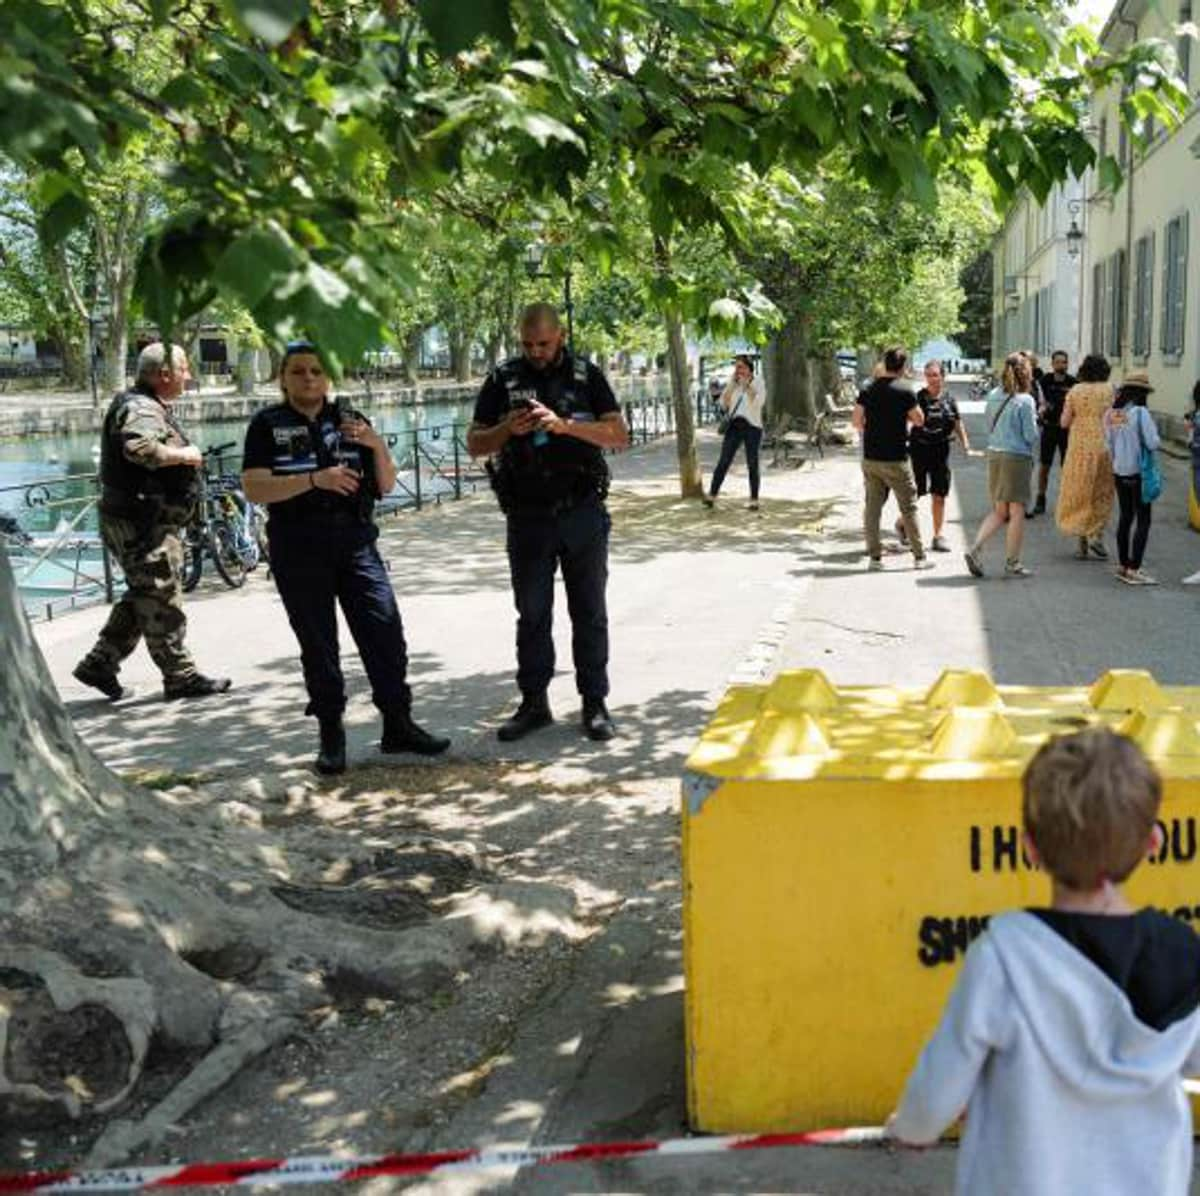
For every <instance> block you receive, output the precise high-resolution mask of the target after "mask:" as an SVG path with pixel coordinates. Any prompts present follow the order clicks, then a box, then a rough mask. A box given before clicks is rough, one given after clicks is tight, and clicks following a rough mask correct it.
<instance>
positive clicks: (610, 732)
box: [579, 698, 617, 741]
mask: <svg viewBox="0 0 1200 1196" xmlns="http://www.w3.org/2000/svg"><path fill="white" fill-rule="evenodd" d="M579 721H580V723H581V725H582V726H583V730H584V733H585V734H586V735H587V737H588V738H589V739H595V740H599V741H603V740H605V739H611V738H612V737H613V736H614V735H615V734H616V733H617V729H616V727H614V726H613V721H612V715H611V714H609V713H608V707H607V706H606V705H605V704H604V699H603V698H584V699H583V711H582V712H581V714H580V717H579Z"/></svg>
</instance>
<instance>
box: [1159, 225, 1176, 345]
mask: <svg viewBox="0 0 1200 1196" xmlns="http://www.w3.org/2000/svg"><path fill="white" fill-rule="evenodd" d="M1174 233H1175V222H1174V221H1173V220H1170V221H1168V222H1167V227H1166V230H1165V231H1164V233H1163V260H1162V318H1161V321H1160V323H1161V327H1160V328H1159V330H1158V347H1159V350H1160V351H1161V352H1163V353H1167V352H1169V351H1170V350H1169V349H1168V345H1169V344H1170V337H1171V321H1172V319H1174V315H1175V313H1174V311H1173V309H1172V304H1171V298H1172V296H1171V272H1172V270H1173V269H1174V267H1175V236H1174Z"/></svg>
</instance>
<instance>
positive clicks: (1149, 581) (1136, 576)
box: [1132, 569, 1158, 586]
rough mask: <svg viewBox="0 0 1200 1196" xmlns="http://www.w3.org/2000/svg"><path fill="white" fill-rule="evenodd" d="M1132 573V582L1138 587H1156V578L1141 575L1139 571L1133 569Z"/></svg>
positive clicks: (1147, 574) (1145, 574) (1146, 574)
mask: <svg viewBox="0 0 1200 1196" xmlns="http://www.w3.org/2000/svg"><path fill="white" fill-rule="evenodd" d="M1132 572H1133V580H1134V581H1135V582H1136V583H1137V584H1138V585H1139V586H1156V585H1158V578H1157V577H1151V576H1150V574H1149V573H1143V572H1142V571H1141V569H1134V570H1133V571H1132Z"/></svg>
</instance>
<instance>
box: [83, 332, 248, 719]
mask: <svg viewBox="0 0 1200 1196" xmlns="http://www.w3.org/2000/svg"><path fill="white" fill-rule="evenodd" d="M191 376H192V375H191V370H190V368H189V366H188V359H187V354H186V353H185V352H184V351H183V350H182V349H181V348H180V347H179V346H178V345H164V344H163V343H162V342H160V341H154V342H153V343H152V344H149V345H147V346H146V347H145V348H144V349H143V350H142V351H141V353H140V355H139V356H138V363H137V380H136V382H135V384H134V387H133V389H132V390H129V391H126V392H124V393H123V394H119V395H117V396H116V397H115V398H114V399H113V401H112V403H111V404H110V406H109V408H108V411H107V413H106V414H105V416H104V427H103V431H102V432H101V436H100V501H99V512H100V535H101V536H102V538H103V540H104V543H105V545H106V546H107V548H108V551H109V552H110V553H112V555H113V556H114V557H115V558H116V559H117V561H118V563H119V564H120V566H121V571H122V572H123V573H124V575H125V593H124V594H122V595H121V597H120V598H119V599H118V600H117V602H116V604H115V605H114V606H113V608H112V611H111V612H110V613H109V616H108V620H107V622H106V623H105V624H104V627H103V628H102V629H101V631H100V636H99V638H98V639H97V640H96V644H95V646H94V647H93V648H92V650H91V651H90V652H89V653H88V654H87V655H86V656H85V657H84V658H83V660H81V661H80V662H79V664H77V665H76V666H75V670H74V673H73V676H74V677H75V679H76V680H77V681H81V682H82V683H83V684H84V685H90V686H91V687H92V688H93V689H98V690H99V691H100V692H101V693H102V694H104V695H105V697H107V698H109V699H110V700H112V701H114V702H115V701H116V700H117V699H118V698H120V697H122V696H123V695H124V693H125V690H124V688H123V687H122V685H121V683H120V681H119V680H118V679H117V674H118V672H119V671H120V668H121V662H122V661H124V660H125V658H126V657H127V656H128V655H129V654H130V653H131V652H132V651H133V650H134V648H136V647H137V644H138V640H140V639H144V640H145V641H146V650H147V651H148V652H149V653H150V657H151V659H152V660H153V661H154V663H155V664H156V665H157V666H158V669H159V671H160V672H161V673H162V679H163V696H164V697H166V698H169V699H175V698H203V697H207V696H208V695H210V694H218V693H224V692H225V691H226V690H227V689H228V688H229V686H230V681H229V679H228V678H227V677H206V676H204V675H203V674H202V673H200V672H198V671H197V669H196V665H195V663H194V661H193V660H192V656H191V653H190V652H188V650H187V647H186V646H185V644H184V639H185V637H186V635H187V615H186V614H185V613H184V609H183V583H182V577H181V573H182V570H183V542H182V540H181V539H180V532H181V530H182V528H183V527H184V526H185V524H186V523H187V522H188V520H189V519H190V518H191V516H192V512H193V510H194V509H195V506H196V502H197V499H198V498H199V494H200V488H199V474H198V471H199V470H200V469H202V468H203V467H204V456H203V454H202V453H201V452H200V450H199V449H198V448H197V447H196V446H195V445H194V444H192V443H191V441H189V440H188V438H187V435H186V434H185V433H184V431H183V429H182V428H181V427H180V426H179V422H178V421H177V420H176V419H175V416H174V415H173V414H172V412H171V404H172V403H174V402H175V400H176V399H178V398H179V396H180V395H181V394H183V391H184V387H185V386H186V385H187V382H188V380H189V379H190V378H191Z"/></svg>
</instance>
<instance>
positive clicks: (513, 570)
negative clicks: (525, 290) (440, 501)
mask: <svg viewBox="0 0 1200 1196" xmlns="http://www.w3.org/2000/svg"><path fill="white" fill-rule="evenodd" d="M520 334H521V347H522V349H523V350H524V355H523V356H521V357H515V358H513V359H512V360H510V361H506V362H505V363H504V364H503V365H501V366H499V367H498V368H497V369H495V370H493V371H492V373H491V374H490V375H489V376H488V379H487V381H486V382H485V383H484V384H483V388H482V389H481V390H480V392H479V398H478V400H477V401H476V404H475V416H474V420H473V422H472V424H471V427H470V430H469V431H468V433H467V448H468V449H469V450H470V452H471V454H472V455H473V456H476V457H480V456H485V455H496V456H497V457H498V461H497V462H496V464H495V466H494V468H492V470H491V472H492V481H493V486H494V488H495V490H496V496H497V498H498V499H499V500H500V506H501V508H502V509H503V511H504V513H505V515H507V517H508V561H509V571H510V574H511V577H512V587H513V598H514V601H515V603H516V607H517V686H518V688H519V689H520V691H521V704H520V706H519V707H518V708H517V711H516V713H515V714H514V715H513V716H512V717H511V718H510V719H509V720H508V721H507V722H505V723H504V724H503V725H502V726H501V727H500V730H499V732H498V734H499V738H500V739H502V740H504V741H506V742H507V741H510V740H514V739H520V738H521V737H522V736H524V735H528V734H529V733H530V732H531V731H536V730H537V729H538V728H539V727H544V726H546V725H547V724H548V723H550V722H552V721H553V718H552V715H551V713H550V705H549V702H548V701H547V697H546V690H547V688H548V686H549V684H550V679H551V677H553V675H554V639H553V636H552V635H551V627H552V620H553V611H554V571H555V568H556V567H557V566H560V565H561V567H562V574H563V583H564V585H565V586H566V590H567V609H568V610H569V612H570V615H571V626H572V640H571V648H572V654H573V656H574V660H575V684H576V686H577V688H578V690H579V694H580V697H581V698H582V699H583V711H582V716H581V718H582V724H583V729H584V731H585V732H586V733H587V735H588V736H589V737H590V738H592V739H611V738H612V736H613V734H614V728H613V723H612V719H611V717H610V716H609V713H608V708H607V707H606V706H605V698H607V696H608V612H607V609H606V606H605V586H606V584H607V581H608V531H609V527H610V525H611V521H610V519H609V517H608V512H607V511H606V510H605V508H604V497H605V495H606V494H607V492H608V467H607V465H606V464H605V461H604V455H603V450H604V449H606V448H624V447H625V445H627V444H628V443H629V431H628V429H627V428H626V427H625V421H624V419H623V418H622V417H621V411H620V408H619V407H618V405H617V401H616V399H615V398H614V397H613V393H612V390H611V388H610V387H609V385H608V383H607V381H606V380H605V378H604V375H603V374H602V373H601V372H600V370H598V369H597V368H596V367H595V366H594V365H592V364H591V363H590V362H587V361H584V360H583V359H582V358H580V357H576V356H574V354H572V353H570V352H568V351H567V350H566V348H565V346H564V343H563V330H562V325H561V323H560V322H559V318H558V312H557V310H556V309H555V308H554V307H552V306H551V305H550V304H548V303H535V304H532V305H531V306H530V307H527V308H526V309H525V311H524V312H523V313H522V316H521V323H520Z"/></svg>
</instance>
